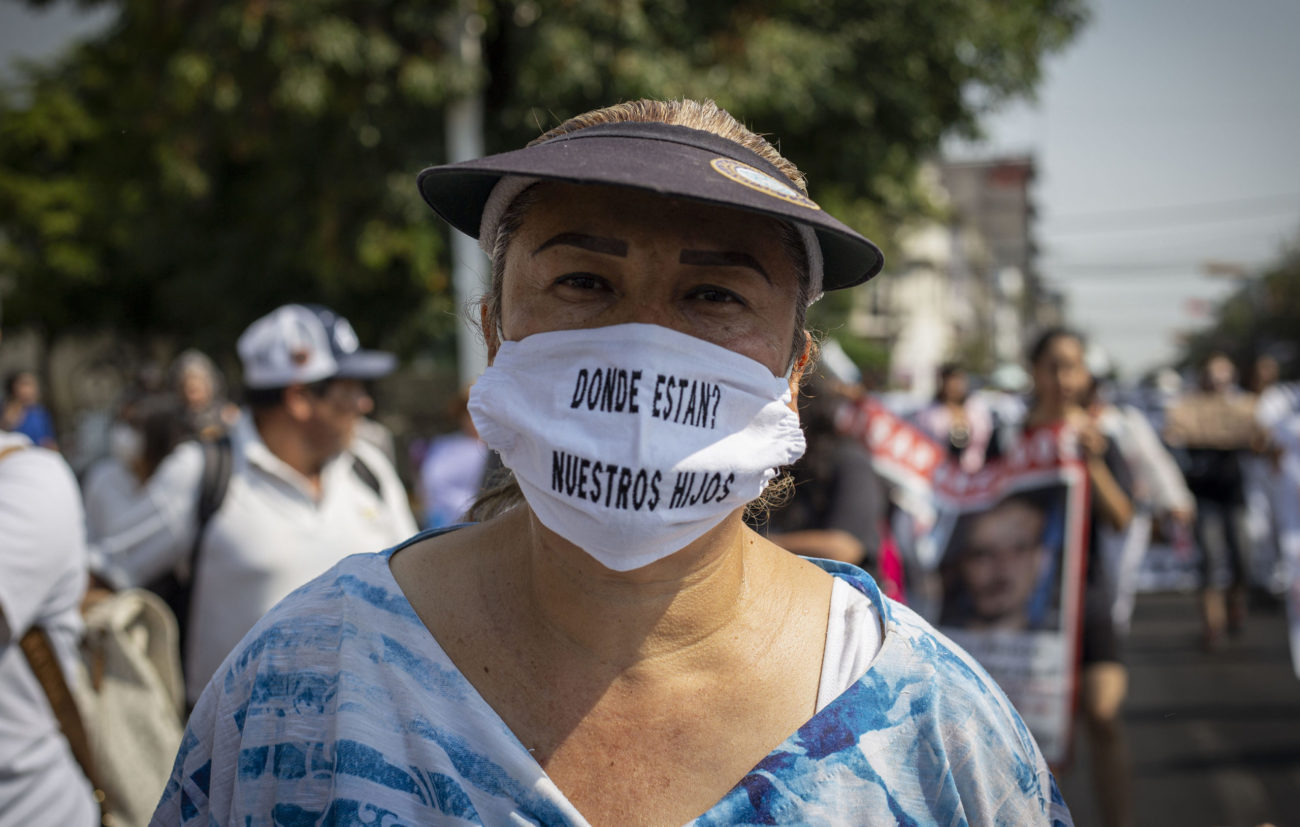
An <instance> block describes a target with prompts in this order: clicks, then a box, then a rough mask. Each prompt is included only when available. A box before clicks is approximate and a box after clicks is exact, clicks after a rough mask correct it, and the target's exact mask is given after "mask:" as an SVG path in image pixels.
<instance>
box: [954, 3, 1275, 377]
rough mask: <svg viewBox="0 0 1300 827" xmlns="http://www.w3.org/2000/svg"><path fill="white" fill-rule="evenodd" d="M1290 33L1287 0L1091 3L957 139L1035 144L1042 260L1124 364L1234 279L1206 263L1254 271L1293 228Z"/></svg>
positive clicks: (1137, 367) (1138, 362) (1154, 355)
mask: <svg viewBox="0 0 1300 827" xmlns="http://www.w3.org/2000/svg"><path fill="white" fill-rule="evenodd" d="M1298 41H1300V2H1296V0H1236V2H1232V3H1225V2H1219V0H1094V2H1093V19H1092V22H1091V24H1090V25H1089V26H1088V27H1087V28H1086V29H1085V30H1084V32H1083V33H1082V35H1081V36H1080V37H1079V38H1078V39H1077V40H1076V41H1075V42H1074V43H1073V44H1072V45H1071V46H1070V47H1069V48H1068V49H1067V50H1066V51H1065V52H1063V53H1062V54H1060V55H1058V56H1057V57H1055V58H1053V59H1051V60H1050V61H1049V63H1048V71H1047V77H1046V81H1045V83H1044V84H1043V85H1042V87H1041V88H1040V90H1039V95H1038V104H1037V105H1036V106H1029V105H1022V106H1016V107H1013V108H1011V109H1010V110H1008V111H1006V112H1003V113H1000V114H999V115H997V116H995V117H994V118H993V119H992V120H991V121H990V122H989V124H988V132H989V138H990V139H989V141H988V142H987V143H986V144H984V145H981V146H977V147H959V148H956V147H955V148H954V152H955V153H957V154H963V155H969V154H985V153H988V154H992V153H997V152H1002V151H1032V152H1034V153H1035V154H1036V155H1037V159H1038V171H1039V178H1038V182H1037V187H1036V201H1037V204H1038V206H1039V226H1038V228H1037V238H1038V241H1039V244H1040V247H1041V259H1040V269H1041V270H1042V272H1043V273H1044V275H1045V276H1047V277H1048V278H1049V279H1050V281H1051V282H1052V283H1053V284H1055V285H1059V286H1061V287H1062V288H1064V290H1065V293H1066V295H1067V297H1068V307H1067V312H1068V314H1069V318H1070V320H1071V322H1072V323H1073V324H1076V325H1078V326H1080V327H1082V328H1084V329H1085V330H1086V331H1088V332H1089V333H1091V334H1092V335H1093V336H1094V338H1095V340H1096V341H1097V342H1098V343H1099V344H1101V345H1102V346H1103V347H1105V348H1106V349H1107V350H1108V351H1109V352H1110V353H1111V355H1112V357H1113V358H1114V359H1115V361H1116V362H1117V363H1118V364H1119V365H1120V367H1121V368H1122V369H1123V371H1124V372H1125V373H1126V374H1127V375H1129V376H1133V375H1135V374H1136V373H1138V372H1140V371H1141V370H1142V369H1143V368H1144V367H1148V366H1150V365H1152V364H1155V363H1157V362H1159V361H1162V360H1166V359H1168V358H1170V357H1171V356H1172V355H1173V353H1174V336H1175V333H1176V332H1177V331H1179V330H1190V329H1194V328H1195V327H1197V326H1199V325H1201V324H1204V321H1205V320H1204V318H1203V317H1197V316H1196V315H1194V314H1193V313H1192V312H1189V310H1191V309H1193V308H1189V303H1188V300H1189V299H1195V298H1206V299H1215V298H1218V297H1221V296H1222V295H1224V294H1225V293H1226V292H1228V291H1229V290H1230V289H1231V287H1232V285H1231V284H1229V283H1226V282H1225V281H1224V280H1222V279H1213V278H1209V277H1207V276H1206V275H1205V274H1204V271H1203V263H1204V262H1205V261H1206V260H1210V259H1214V260H1221V261H1228V262H1233V263H1236V264H1241V265H1245V266H1246V267H1248V268H1252V269H1256V268H1258V267H1260V266H1261V265H1264V264H1266V263H1268V262H1269V261H1271V260H1272V259H1273V258H1274V257H1275V256H1276V254H1277V252H1278V250H1279V249H1280V248H1281V247H1282V246H1283V245H1284V244H1285V243H1286V242H1287V241H1289V240H1291V239H1294V238H1295V237H1296V236H1297V234H1300V46H1298V45H1297V42H1298ZM1297 324H1300V320H1297Z"/></svg>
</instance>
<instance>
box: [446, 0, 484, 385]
mask: <svg viewBox="0 0 1300 827" xmlns="http://www.w3.org/2000/svg"><path fill="white" fill-rule="evenodd" d="M485 28H486V24H485V22H484V20H483V15H481V14H479V12H478V8H477V4H476V3H475V0H459V3H458V4H457V13H456V28H455V30H454V32H453V33H452V44H451V45H452V49H453V51H454V53H455V54H457V55H458V56H459V58H460V61H461V64H462V66H463V67H464V68H465V70H466V74H467V75H468V76H469V77H475V78H476V77H478V75H479V73H480V69H481V66H482V63H483V41H482V37H483V32H484V30H485ZM447 154H448V158H447V160H448V162H450V163H455V162H457V161H468V160H470V159H472V158H479V157H482V155H483V90H482V87H481V85H479V84H475V86H474V88H473V89H471V90H468V91H466V92H465V93H464V94H463V95H461V96H459V97H457V98H455V99H453V100H452V101H451V102H450V103H449V104H448V105H447ZM489 266H490V265H489V263H488V260H487V256H485V255H484V254H483V251H482V250H480V249H479V247H478V242H477V241H475V240H474V239H472V238H470V237H469V236H467V235H465V234H464V233H461V232H460V231H458V230H452V231H451V283H452V295H453V296H454V298H455V300H456V307H457V308H458V309H459V310H460V311H461V312H459V313H458V314H457V316H456V362H457V368H458V370H459V376H460V384H461V387H464V386H466V385H468V384H469V383H470V382H473V381H474V380H475V379H477V378H478V376H479V374H481V373H482V372H483V369H484V368H486V367H487V350H486V348H485V347H484V345H483V339H482V337H481V336H480V335H479V331H478V328H477V327H475V325H474V324H473V322H472V321H471V318H474V319H476V318H477V317H478V308H477V306H474V305H472V302H474V301H475V300H476V299H477V298H478V297H479V296H480V295H482V293H483V291H484V289H485V287H486V284H487V283H486V279H487V275H488V270H489ZM467 317H468V318H467Z"/></svg>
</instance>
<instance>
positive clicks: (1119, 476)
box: [1001, 328, 1133, 825]
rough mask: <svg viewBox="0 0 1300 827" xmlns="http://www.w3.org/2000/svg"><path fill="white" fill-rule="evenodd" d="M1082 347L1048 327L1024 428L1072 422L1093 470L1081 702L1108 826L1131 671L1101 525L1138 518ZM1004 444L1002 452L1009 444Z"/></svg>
mask: <svg viewBox="0 0 1300 827" xmlns="http://www.w3.org/2000/svg"><path fill="white" fill-rule="evenodd" d="M1084 353H1085V346H1084V341H1083V337H1082V336H1080V335H1079V334H1078V333H1075V332H1073V331H1070V330H1066V329H1064V328H1053V329H1050V330H1048V331H1046V332H1045V333H1043V334H1042V335H1041V336H1040V337H1039V338H1038V340H1037V341H1036V342H1035V343H1034V345H1033V347H1032V348H1031V350H1030V352H1029V362H1030V373H1031V375H1032V377H1033V380H1034V392H1033V398H1032V401H1031V403H1030V407H1029V412H1028V415H1027V417H1026V419H1025V424H1024V431H1025V432H1029V431H1033V430H1035V429H1038V428H1048V427H1056V426H1060V425H1062V424H1063V425H1065V426H1066V427H1069V428H1071V429H1073V430H1074V432H1075V433H1076V434H1077V436H1078V442H1079V450H1080V453H1081V455H1082V459H1083V461H1084V464H1085V466H1086V468H1087V472H1088V482H1089V486H1090V488H1091V491H1090V495H1091V496H1090V498H1089V499H1090V502H1091V504H1092V513H1091V517H1090V519H1089V534H1088V547H1087V549H1086V555H1087V573H1086V579H1085V584H1084V608H1083V612H1084V617H1083V637H1082V641H1081V648H1082V655H1081V661H1082V670H1083V671H1082V681H1081V695H1080V702H1081V703H1080V705H1081V707H1082V710H1083V718H1084V723H1085V725H1086V728H1087V731H1088V737H1089V741H1090V743H1091V750H1090V752H1091V756H1092V774H1093V783H1094V785H1095V786H1096V790H1097V798H1098V803H1099V805H1100V809H1101V812H1102V815H1103V819H1104V821H1105V823H1106V824H1108V825H1120V824H1129V823H1131V822H1132V790H1131V786H1132V782H1131V780H1130V778H1129V758H1128V748H1127V746H1126V745H1125V742H1124V736H1123V729H1122V724H1121V722H1120V718H1119V710H1120V705H1121V704H1122V703H1123V701H1124V696H1125V694H1126V693H1127V691H1128V670H1127V669H1126V668H1125V667H1124V664H1123V662H1122V660H1121V658H1120V647H1119V638H1118V636H1117V635H1116V632H1115V625H1114V623H1113V621H1112V602H1113V600H1112V597H1111V595H1110V593H1109V588H1108V584H1109V582H1110V579H1109V578H1108V577H1107V574H1106V572H1105V571H1104V569H1103V557H1102V554H1101V553H1100V540H1099V537H1100V531H1101V528H1102V526H1103V525H1104V526H1107V527H1109V528H1111V529H1112V530H1114V531H1117V532H1123V531H1124V530H1125V529H1126V528H1127V527H1128V524H1129V521H1130V520H1131V519H1132V518H1133V504H1132V500H1131V499H1130V494H1129V491H1130V490H1131V483H1130V481H1129V479H1130V477H1129V474H1128V470H1127V467H1126V465H1125V463H1124V460H1123V458H1122V456H1121V455H1120V452H1119V449H1118V447H1117V446H1116V445H1115V443H1114V442H1112V441H1111V440H1108V439H1107V438H1106V436H1105V435H1104V434H1103V433H1102V431H1101V429H1100V427H1099V426H1098V423H1097V422H1096V421H1095V420H1094V419H1093V417H1092V416H1091V415H1089V413H1088V412H1087V411H1086V410H1085V408H1084V403H1085V402H1086V397H1087V393H1088V391H1089V389H1090V387H1091V385H1092V375H1091V374H1090V373H1089V371H1088V367H1087V364H1086V362H1085V361H1084ZM1001 450H1002V453H1004V454H1005V453H1006V451H1007V446H1001Z"/></svg>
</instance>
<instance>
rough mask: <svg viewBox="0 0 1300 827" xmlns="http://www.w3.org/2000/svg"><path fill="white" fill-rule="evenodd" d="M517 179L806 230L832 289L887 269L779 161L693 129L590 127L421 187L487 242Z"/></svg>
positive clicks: (459, 167)
mask: <svg viewBox="0 0 1300 827" xmlns="http://www.w3.org/2000/svg"><path fill="white" fill-rule="evenodd" d="M508 175H517V176H525V177H530V178H541V179H544V180H552V181H567V182H570V183H574V184H604V185H607V186H616V187H631V188H633V189H638V190H645V191H647V192H653V193H657V194H659V195H663V196H666V197H669V198H685V199H689V200H692V201H702V202H704V203H708V204H717V205H719V206H723V207H733V208H735V209H739V210H747V211H749V212H754V213H759V214H761V215H769V216H773V217H775V218H780V219H784V220H786V221H790V222H793V223H796V224H803V225H806V226H808V227H810V228H811V229H812V230H813V232H814V233H815V234H816V236H817V241H818V243H819V245H820V247H821V254H822V267H823V276H822V289H823V290H838V289H841V288H844V287H853V286H854V285H857V284H861V283H862V282H864V281H866V280H867V279H869V278H871V277H872V276H874V275H876V273H879V272H880V268H881V267H882V266H884V263H885V258H884V256H883V255H881V252H880V248H878V247H877V246H876V245H875V244H873V243H872V242H871V241H869V240H868V239H867V238H865V237H864V236H862V235H861V234H860V233H857V232H855V231H853V230H852V229H850V228H849V227H848V226H846V225H845V224H843V223H841V222H839V221H837V220H836V219H834V218H832V217H831V216H829V215H827V214H826V213H825V212H824V211H823V210H822V209H821V208H820V207H818V206H817V205H816V204H815V203H814V202H813V201H811V200H810V199H808V198H807V197H806V196H804V195H803V194H802V193H800V192H799V190H798V188H796V187H795V186H794V185H793V184H792V183H790V181H789V180H788V179H786V177H785V176H784V175H782V174H781V172H780V171H779V170H777V169H776V168H775V167H774V166H772V165H771V164H770V163H768V162H767V161H765V160H763V159H762V158H761V157H759V156H758V155H756V154H755V153H752V152H750V151H749V150H747V149H745V148H744V147H742V146H740V145H738V144H736V143H733V142H732V141H729V140H727V139H725V138H722V137H719V136H717V135H714V134H713V133H711V132H705V131H702V130H698V129H690V128H688V127H684V126H672V125H669V124H663V123H615V124H600V125H598V126H589V127H587V128H585V129H580V130H578V131H576V132H572V133H570V134H568V135H560V136H558V137H555V138H552V139H551V140H549V141H544V142H542V143H539V144H534V145H533V146H529V147H525V148H524V149H518V150H514V151H513V152H503V153H501V154H499V155H490V156H488V157H486V158H479V159H476V160H473V161H462V162H460V163H456V164H447V165H444V166H438V167H429V168H428V169H426V170H424V171H423V172H421V173H420V176H419V179H418V182H419V186H420V194H421V195H423V196H424V200H425V201H427V202H428V204H429V206H430V207H433V209H434V212H436V213H438V215H439V216H441V217H442V218H443V219H444V220H445V221H446V222H447V223H448V224H451V226H453V227H455V228H456V229H458V230H460V231H461V232H463V233H465V234H466V235H468V236H471V237H473V238H478V236H479V225H480V223H481V221H482V216H483V208H484V206H485V205H486V203H487V200H488V196H489V195H490V194H491V192H492V188H493V187H494V186H496V183H497V182H498V181H499V180H501V178H503V177H505V176H508Z"/></svg>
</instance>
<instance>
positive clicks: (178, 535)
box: [91, 304, 416, 704]
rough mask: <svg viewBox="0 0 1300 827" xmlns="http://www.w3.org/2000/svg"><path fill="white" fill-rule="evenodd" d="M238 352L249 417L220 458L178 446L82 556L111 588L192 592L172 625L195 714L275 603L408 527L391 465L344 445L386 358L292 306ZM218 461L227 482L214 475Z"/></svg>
mask: <svg viewBox="0 0 1300 827" xmlns="http://www.w3.org/2000/svg"><path fill="white" fill-rule="evenodd" d="M238 351H239V357H240V360H241V361H242V362H243V366H244V387H245V402H246V404H247V412H246V415H245V416H243V417H241V419H240V421H239V422H238V423H237V424H236V425H235V427H234V428H233V429H232V432H231V438H230V449H229V451H228V452H226V453H225V454H224V455H222V454H220V453H218V452H214V451H213V450H212V449H210V448H209V449H207V450H205V449H204V448H203V447H201V446H200V445H199V444H197V443H185V444H183V445H181V446H180V447H179V448H177V450H176V451H175V452H174V453H173V454H172V456H170V457H168V459H167V460H166V461H164V462H163V464H162V465H161V466H159V468H158V471H157V472H156V473H155V474H154V476H153V477H152V478H151V479H150V480H149V483H148V485H147V489H148V490H147V492H146V494H147V496H143V497H141V498H140V500H139V501H138V502H137V503H136V504H135V506H134V507H133V508H131V509H129V511H130V513H123V514H122V515H121V519H120V520H118V521H116V524H117V525H118V526H120V527H121V529H120V530H118V531H114V532H112V533H111V534H109V535H108V536H105V537H103V538H100V539H99V540H97V541H96V542H95V543H94V544H93V545H92V547H91V559H92V566H93V568H94V569H95V570H96V573H97V574H98V575H99V577H100V578H101V579H103V580H104V581H106V582H107V583H108V584H109V585H111V586H113V587H116V588H122V587H127V586H139V585H143V584H148V583H153V582H156V581H157V580H158V579H159V578H160V577H163V576H165V575H167V574H168V573H171V572H178V573H179V575H180V579H181V580H182V581H184V582H186V583H187V584H188V587H187V588H188V594H189V605H188V610H182V612H181V613H183V614H187V615H188V617H181V618H180V620H181V621H182V623H184V624H185V627H186V632H185V645H184V654H185V680H186V687H187V694H188V696H189V701H190V703H191V704H193V703H194V702H195V701H196V700H197V699H198V696H199V694H200V693H201V692H202V690H203V687H204V686H205V685H206V684H207V682H208V679H209V678H210V677H211V676H212V674H213V673H214V672H215V671H216V668H217V666H219V665H220V663H221V661H222V660H223V659H224V658H225V657H226V655H227V654H228V653H229V651H230V650H231V649H232V648H234V646H235V644H236V643H238V642H239V639H240V638H241V637H243V635H244V634H245V633H246V632H247V631H248V630H249V629H250V628H252V626H253V624H254V623H255V622H256V621H257V619H258V618H260V617H261V616H262V615H263V614H264V613H265V612H266V611H267V610H268V609H270V608H271V607H272V606H273V605H275V603H277V602H279V600H280V599H281V598H283V597H285V596H286V595H288V594H289V592H291V591H293V590H294V589H295V588H297V587H298V586H301V585H302V584H304V583H306V582H307V581H308V580H310V579H312V578H313V577H315V576H316V575H318V574H321V573H322V572H324V571H325V570H326V569H328V568H329V567H330V566H332V565H333V564H334V563H336V562H338V561H339V560H340V559H342V558H343V557H346V556H347V555H349V554H353V553H357V552H367V551H377V550H380V549H383V548H386V547H388V546H391V545H394V544H395V543H397V542H399V541H400V540H403V539H405V538H407V537H408V536H410V535H412V534H414V533H415V531H416V525H415V521H414V519H413V518H412V516H411V511H410V506H409V504H408V502H407V499H406V495H405V491H404V490H403V488H402V485H401V482H400V481H399V480H398V478H397V474H396V472H394V470H393V467H392V465H391V464H390V463H389V462H388V460H387V459H386V458H385V457H384V456H383V455H382V454H381V453H380V452H379V451H378V450H376V449H375V448H373V447H371V446H369V445H367V444H365V443H364V442H363V441H361V440H358V439H354V431H355V428H356V424H357V422H358V420H359V419H360V418H361V417H362V416H364V415H365V414H366V413H368V412H369V411H370V409H371V407H372V406H373V402H372V401H371V399H370V397H369V396H368V394H367V392H366V388H365V385H364V384H363V383H364V382H365V380H369V379H375V378H378V377H380V376H383V375H385V374H387V373H389V372H390V371H392V369H393V367H394V365H395V362H396V360H395V358H394V356H393V355H392V354H390V353H383V352H380V351H371V350H363V349H361V348H360V346H359V343H358V341H357V336H356V333H355V332H354V331H353V329H352V326H351V325H350V324H348V322H347V320H346V319H344V318H342V317H341V316H339V315H338V314H336V313H334V312H333V311H331V310H328V309H326V308H324V307H320V306H315V305H302V304H289V305H285V306H283V307H280V308H278V309H277V310H275V311H274V312H272V313H270V314H269V315H267V316H264V317H262V318H261V319H258V320H257V321H255V322H253V324H252V325H250V326H249V328H248V329H247V330H246V331H244V333H243V335H241V336H240V337H239V342H238ZM205 454H206V459H205ZM214 458H215V462H214ZM223 462H228V463H229V464H228V472H227V473H228V477H226V479H224V480H223V479H222V477H223V476H226V475H223V474H221V473H220V472H219V471H218V472H216V473H214V470H213V466H214V465H220V464H221V463H223ZM214 478H215V479H216V480H217V482H216V483H214V482H213V480H214ZM214 488H216V489H217V490H216V491H214V490H213V489H214ZM214 501H215V503H214ZM216 503H219V505H216ZM214 505H215V510H214ZM209 513H210V516H209ZM181 605H182V606H183V605H184V603H183V602H182V603H181Z"/></svg>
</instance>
